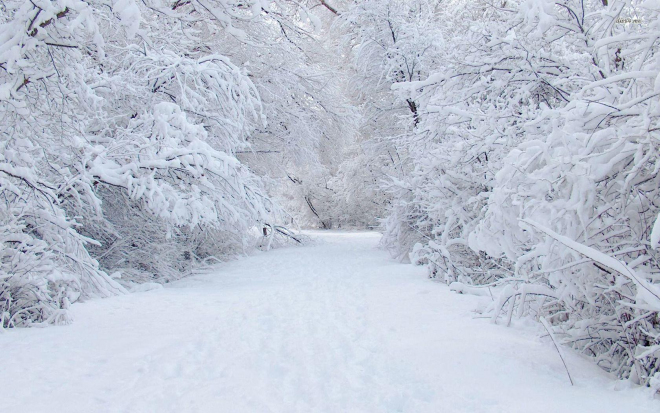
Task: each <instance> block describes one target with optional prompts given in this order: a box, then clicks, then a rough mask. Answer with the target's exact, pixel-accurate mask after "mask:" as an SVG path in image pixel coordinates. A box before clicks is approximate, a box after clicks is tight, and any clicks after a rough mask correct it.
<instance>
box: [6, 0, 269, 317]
mask: <svg viewBox="0 0 660 413" xmlns="http://www.w3.org/2000/svg"><path fill="white" fill-rule="evenodd" d="M211 3H212V4H211ZM269 4H270V3H269V2H243V3H242V4H240V5H238V4H234V3H233V2H225V1H212V2H210V3H207V2H205V3H204V4H203V5H202V4H201V3H199V2H194V1H193V2H179V1H165V0H162V1H160V0H154V1H146V2H134V1H131V0H121V1H116V2H113V3H110V4H108V3H107V2H101V1H99V2H97V1H90V2H84V1H78V0H57V1H47V0H43V1H39V0H37V1H33V2H23V1H9V2H4V3H3V4H2V5H0V9H1V11H2V12H1V13H0V15H1V16H2V17H1V19H2V20H0V119H1V125H2V127H1V128H0V136H1V139H0V142H1V146H0V192H1V193H2V198H3V204H2V207H1V208H0V220H1V222H0V226H1V228H2V242H3V247H2V260H1V261H0V267H1V269H0V271H1V272H0V283H1V284H0V286H1V287H0V297H1V298H0V313H2V320H3V325H4V326H10V327H12V326H18V325H30V324H31V323H33V322H41V321H45V322H65V321H68V320H67V317H66V315H65V314H64V313H63V311H64V310H65V309H66V308H67V306H68V304H69V303H70V302H73V301H75V300H76V299H78V298H83V299H84V298H88V297H94V296H108V295H113V294H117V293H121V292H123V291H124V289H123V288H122V287H121V286H120V285H119V284H118V283H117V281H116V280H115V279H113V278H111V277H110V276H108V273H110V272H112V273H115V272H116V270H123V271H124V274H125V276H128V279H125V281H130V278H131V277H135V280H138V281H139V280H141V279H144V278H145V276H151V277H156V278H158V277H165V278H167V277H171V276H173V275H172V271H176V270H178V269H181V270H183V269H184V267H186V266H187V265H188V262H189V261H192V260H204V259H205V258H208V257H210V256H213V255H222V254H224V253H227V252H228V251H231V250H233V251H236V250H237V249H239V248H244V247H245V246H246V245H247V244H249V243H250V242H252V241H251V238H253V237H254V235H253V234H252V232H251V231H250V229H251V228H252V227H253V226H255V225H260V223H262V222H265V221H268V220H269V214H270V212H271V211H272V209H273V206H272V205H271V203H270V201H269V200H268V198H267V197H266V196H265V193H264V191H263V189H262V184H261V182H260V179H259V178H258V177H256V176H254V175H253V174H252V172H251V171H250V170H249V169H247V168H246V167H245V166H244V165H242V164H241V163H240V162H239V161H238V160H237V159H236V157H235V152H236V151H237V150H238V149H244V148H246V147H247V143H246V137H247V136H248V135H249V133H250V131H251V130H252V129H253V128H254V127H256V126H259V125H262V124H263V117H262V110H261V102H260V99H259V96H258V92H257V90H256V88H255V87H254V85H253V83H252V82H251V81H250V79H249V77H248V76H247V74H246V73H245V72H244V71H243V70H242V69H240V68H238V67H237V66H235V65H234V64H233V63H232V62H231V61H230V60H229V59H228V58H227V57H226V56H224V55H222V54H221V53H220V50H219V46H218V45H217V44H216V43H215V40H214V39H215V36H214V34H215V33H216V32H218V31H222V30H225V31H229V32H231V33H233V35H235V36H240V35H241V33H242V32H241V31H240V30H239V29H236V28H235V27H234V25H233V24H232V19H234V20H239V21H244V20H245V21H249V20H250V19H253V18H254V17H255V16H256V15H259V14H260V13H261V11H262V6H266V7H267V6H268V5H269ZM210 6H213V7H210ZM211 237H213V238H217V239H214V240H213V242H208V241H209V240H210V238H211ZM202 244H203V245H202ZM159 258H160V259H159ZM156 259H159V261H158V262H157V261H156ZM97 260H100V261H101V264H102V265H101V266H99V263H98V261H97ZM117 275H120V273H117Z"/></svg>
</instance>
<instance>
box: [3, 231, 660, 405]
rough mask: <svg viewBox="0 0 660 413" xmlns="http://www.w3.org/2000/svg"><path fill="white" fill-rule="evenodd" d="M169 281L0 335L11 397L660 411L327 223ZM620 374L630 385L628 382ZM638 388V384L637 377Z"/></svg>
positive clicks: (535, 329) (643, 395) (31, 401)
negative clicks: (64, 319)
mask: <svg viewBox="0 0 660 413" xmlns="http://www.w3.org/2000/svg"><path fill="white" fill-rule="evenodd" d="M310 235H311V236H313V237H314V238H316V239H317V242H315V243H314V244H311V245H308V246H304V247H297V248H296V247H292V248H284V249H279V250H275V251H271V252H268V253H260V254H257V255H254V256H251V257H248V258H244V259H241V260H239V261H235V262H231V263H227V264H223V265H221V266H219V267H216V268H215V269H214V270H213V271H209V272H207V273H205V274H199V275H196V276H193V277H190V278H187V279H185V280H182V281H179V282H176V283H171V284H169V285H167V286H166V288H164V289H157V290H151V291H145V292H138V293H134V294H127V295H122V296H116V297H111V298H107V299H103V300H92V301H88V302H86V303H81V304H74V305H73V306H72V309H71V311H72V313H73V316H74V318H75V322H74V323H73V324H71V325H67V326H61V327H50V328H45V329H36V328H35V329H12V330H6V331H5V334H1V335H0V354H2V355H3V364H2V370H1V372H0V388H1V389H3V392H2V393H3V396H2V399H3V402H2V404H1V405H0V411H7V412H14V411H25V412H34V413H38V412H67V413H73V412H91V411H93V412H224V411H231V412H415V413H418V412H532V411H533V412H569V411H573V412H624V411H635V412H638V413H642V412H657V411H658V410H659V409H660V404H658V403H659V402H658V401H657V400H652V398H651V397H650V395H649V392H648V389H643V388H629V389H625V390H622V391H614V390H613V389H614V387H615V384H618V385H620V384H621V382H619V383H616V382H615V381H613V380H612V378H611V376H608V375H607V374H606V373H604V372H603V371H601V370H600V369H599V368H598V367H597V366H595V365H594V364H593V363H591V362H590V361H588V360H586V359H584V358H582V357H581V356H579V355H577V354H576V353H574V352H571V351H568V349H565V353H566V362H567V364H568V367H569V369H570V370H571V375H572V377H573V380H574V381H575V386H573V387H572V386H570V384H569V382H568V379H567V377H566V372H565V370H564V367H563V366H562V363H561V360H560V358H559V357H558V354H557V351H556V350H555V349H554V348H553V345H552V342H551V341H550V340H549V338H547V337H545V338H544V337H541V336H542V335H543V334H544V332H543V328H542V327H541V326H540V325H537V324H532V323H524V322H521V321H517V322H516V321H515V320H514V323H513V325H512V327H511V328H505V327H503V326H501V325H493V324H491V323H490V322H489V320H488V319H481V318H475V313H474V312H473V309H474V308H475V306H476V305H477V304H478V301H479V300H489V299H490V298H489V297H474V296H467V295H461V294H456V293H454V292H451V291H450V290H449V288H448V287H447V286H444V285H441V284H439V283H434V282H432V281H431V280H429V279H428V278H426V276H425V274H426V270H425V269H424V268H422V267H415V266H412V265H407V264H400V263H398V262H396V261H394V260H391V259H389V258H388V256H387V254H386V253H385V252H383V251H380V250H378V249H377V248H376V246H377V243H378V240H379V237H380V235H379V234H377V233H364V232H352V233H351V232H314V233H310ZM619 387H621V386H619ZM624 387H625V386H624Z"/></svg>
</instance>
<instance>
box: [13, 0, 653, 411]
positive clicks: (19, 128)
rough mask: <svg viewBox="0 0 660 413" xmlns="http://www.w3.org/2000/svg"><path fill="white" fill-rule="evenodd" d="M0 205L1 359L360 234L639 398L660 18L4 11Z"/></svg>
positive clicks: (635, 14) (604, 10)
mask: <svg viewBox="0 0 660 413" xmlns="http://www.w3.org/2000/svg"><path fill="white" fill-rule="evenodd" d="M0 198H1V202H0V241H1V243H2V244H1V245H2V246H1V248H0V338H2V337H3V335H2V334H1V333H2V332H3V331H5V332H6V331H9V330H13V329H14V328H17V329H18V328H20V327H42V326H47V325H68V324H70V323H73V324H75V323H76V320H74V317H72V316H71V306H72V305H73V304H75V303H78V302H80V303H82V302H88V301H90V300H93V299H99V298H109V297H114V296H122V295H127V294H130V293H132V292H135V291H140V288H141V287H140V286H142V285H145V284H149V283H158V284H169V283H173V282H175V281H177V280H181V279H183V278H185V277H186V276H188V275H190V274H192V273H194V272H196V271H198V270H200V269H203V268H207V267H209V266H212V265H216V264H217V263H225V262H230V261H233V260H235V259H237V258H240V257H244V256H246V255H250V254H252V253H254V252H255V251H258V250H261V251H268V250H273V249H277V248H280V247H283V246H286V245H298V244H300V243H303V244H304V243H305V242H307V237H306V235H304V234H301V230H304V229H309V228H317V229H325V230H337V229H341V230H366V229H369V230H376V231H379V232H381V233H382V238H380V241H379V246H380V248H382V249H384V250H386V251H388V252H389V253H390V255H391V256H392V257H394V258H395V259H396V260H398V261H400V262H405V263H408V262H409V263H411V264H414V265H419V266H423V267H424V268H425V269H426V272H427V274H428V277H430V278H432V279H433V280H435V281H437V282H439V283H441V284H447V285H448V288H449V289H451V290H452V291H455V292H457V293H462V294H467V295H477V296H485V297H490V298H489V304H488V305H486V306H485V307H484V308H482V309H480V313H481V314H482V315H483V316H485V317H489V318H490V319H491V320H492V321H493V322H494V323H497V324H501V325H509V324H511V323H512V320H513V321H515V320H520V319H524V320H534V321H535V322H539V323H541V324H543V325H544V326H545V328H547V332H548V334H549V335H550V336H552V338H553V340H556V343H555V344H557V345H559V346H561V347H563V348H565V349H566V351H569V350H568V349H571V350H570V351H574V352H578V353H580V354H582V355H584V356H585V357H587V358H589V359H590V360H591V361H592V363H594V364H596V365H597V366H599V367H600V368H602V369H603V370H605V371H606V372H608V373H610V374H611V375H613V376H615V377H617V378H619V379H623V380H627V381H629V382H632V383H634V384H635V385H639V386H642V387H645V388H650V389H651V391H652V392H654V393H659V392H660V313H659V312H660V250H658V247H660V219H658V216H659V214H660V1H659V0H643V1H642V0H27V1H26V0H0ZM270 253H271V252H265V255H268V254H270ZM429 288H432V287H429ZM52 328H60V327H52ZM500 328H504V327H503V326H500ZM264 411H265V410H264ZM631 411H632V410H631Z"/></svg>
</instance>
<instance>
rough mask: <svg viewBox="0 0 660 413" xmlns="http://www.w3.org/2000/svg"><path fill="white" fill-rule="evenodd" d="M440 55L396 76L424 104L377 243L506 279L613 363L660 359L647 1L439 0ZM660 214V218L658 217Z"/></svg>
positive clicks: (403, 144)
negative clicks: (431, 66) (414, 77)
mask: <svg viewBox="0 0 660 413" xmlns="http://www.w3.org/2000/svg"><path fill="white" fill-rule="evenodd" d="M443 4H444V6H445V7H446V8H445V9H443V10H442V11H440V12H439V13H440V16H442V17H438V19H442V20H444V21H446V22H448V24H447V30H445V31H443V33H442V36H441V37H437V38H436V40H437V44H435V47H437V48H439V49H440V50H441V53H440V54H441V55H442V56H444V59H441V60H439V61H437V62H436V65H437V66H436V67H435V70H433V71H434V72H435V73H434V74H431V75H430V76H428V77H427V78H426V79H423V80H420V81H405V82H399V83H397V84H395V85H394V86H393V89H394V93H395V94H396V95H398V96H399V99H400V101H404V100H405V101H407V100H411V101H414V102H416V105H417V110H418V113H417V119H416V122H415V126H414V127H413V128H411V129H410V130H409V131H408V132H405V133H400V134H399V135H398V136H396V137H394V138H393V139H392V140H393V141H394V143H393V145H394V146H396V147H399V148H405V150H406V156H405V157H404V159H403V160H402V161H399V163H400V164H402V165H401V168H400V170H401V171H402V173H401V174H392V175H391V177H390V178H389V179H388V180H387V181H386V184H385V186H384V187H383V189H384V190H388V191H390V192H391V193H392V194H393V200H392V204H391V205H392V206H391V208H390V214H389V217H388V218H387V220H386V221H385V237H384V242H383V243H384V244H385V245H387V246H388V247H389V248H390V249H392V250H393V251H394V252H395V254H396V255H399V256H402V255H404V254H406V253H408V252H411V253H412V258H413V260H415V261H417V262H419V263H425V264H428V265H429V269H430V273H431V274H432V275H433V276H436V275H437V276H440V277H443V278H444V279H445V280H446V281H447V282H452V281H460V282H463V283H466V284H481V285H495V286H497V285H505V286H506V288H504V289H502V290H501V294H500V297H499V299H498V300H496V301H495V302H494V305H493V307H492V308H491V311H492V313H493V316H494V317H495V318H496V317H498V316H499V315H500V314H502V313H504V312H508V313H509V316H511V315H512V314H514V309H515V310H516V311H517V314H521V315H522V314H532V315H534V316H544V317H547V318H548V319H549V320H550V321H551V322H552V323H553V324H554V328H555V329H556V333H563V335H560V334H558V336H561V337H563V338H564V340H565V342H566V343H569V344H571V345H572V346H574V347H575V348H577V349H579V350H581V351H584V352H585V353H586V354H589V355H592V356H594V357H595V358H596V360H597V362H598V364H599V365H601V366H602V367H604V368H606V369H607V370H610V371H612V372H615V373H616V374H617V375H619V376H620V377H630V378H631V379H632V380H633V381H636V382H639V383H643V384H648V383H649V382H650V380H651V378H652V377H654V375H655V374H656V373H657V371H658V368H659V362H658V355H657V354H658V349H660V347H658V345H659V344H660V343H659V342H658V340H659V338H660V329H659V326H658V323H659V322H660V319H659V318H658V310H660V307H658V303H659V302H658V301H657V295H658V294H660V293H658V289H659V288H658V286H657V284H658V283H659V282H660V279H658V275H657V274H658V272H659V268H658V263H657V261H656V258H657V257H656V255H657V254H656V247H657V245H656V244H657V239H656V237H660V235H657V234H660V229H659V230H658V232H657V233H656V234H655V235H653V236H652V232H653V231H652V229H653V227H654V223H655V222H656V217H657V216H658V213H659V212H660V211H659V209H658V201H657V199H658V198H657V191H658V184H659V182H658V179H659V178H658V175H657V171H658V166H657V162H656V159H657V158H658V155H660V154H659V153H658V145H657V142H658V138H659V136H658V130H660V129H659V127H658V99H657V98H658V86H657V80H656V79H658V75H659V74H660V62H659V61H658V57H657V56H658V45H657V42H656V39H657V36H658V34H659V31H658V30H659V29H660V22H659V15H658V12H659V11H660V10H659V9H660V7H659V6H658V4H657V3H654V2H626V1H609V2H602V1H584V2H583V1H577V0H576V1H572V0H563V1H560V2H556V1H549V0H548V1H546V0H523V1H507V2H505V3H504V4H503V5H502V7H500V8H495V7H492V4H490V3H489V2H469V4H468V3H466V2H461V1H455V2H443ZM659 227H660V226H659Z"/></svg>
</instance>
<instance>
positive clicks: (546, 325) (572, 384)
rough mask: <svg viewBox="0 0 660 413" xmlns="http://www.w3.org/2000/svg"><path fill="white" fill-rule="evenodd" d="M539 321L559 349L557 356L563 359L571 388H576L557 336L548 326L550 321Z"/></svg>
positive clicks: (542, 318) (541, 318)
mask: <svg viewBox="0 0 660 413" xmlns="http://www.w3.org/2000/svg"><path fill="white" fill-rule="evenodd" d="M539 320H541V324H543V327H545V331H547V332H548V334H549V335H550V339H552V344H554V345H555V349H557V354H559V358H560V359H561V362H562V363H563V364H564V368H565V369H566V375H568V380H570V382H571V386H575V384H574V383H573V378H572V377H571V373H570V372H569V371H568V366H567V365H566V361H565V360H564V355H563V353H562V351H561V349H560V348H559V344H558V343H557V339H556V338H555V334H554V333H553V332H552V330H551V329H550V324H548V320H546V319H545V318H544V317H539Z"/></svg>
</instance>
